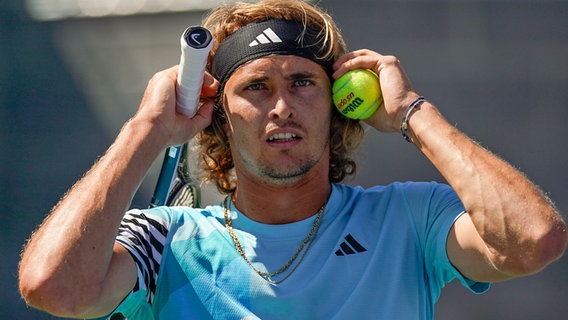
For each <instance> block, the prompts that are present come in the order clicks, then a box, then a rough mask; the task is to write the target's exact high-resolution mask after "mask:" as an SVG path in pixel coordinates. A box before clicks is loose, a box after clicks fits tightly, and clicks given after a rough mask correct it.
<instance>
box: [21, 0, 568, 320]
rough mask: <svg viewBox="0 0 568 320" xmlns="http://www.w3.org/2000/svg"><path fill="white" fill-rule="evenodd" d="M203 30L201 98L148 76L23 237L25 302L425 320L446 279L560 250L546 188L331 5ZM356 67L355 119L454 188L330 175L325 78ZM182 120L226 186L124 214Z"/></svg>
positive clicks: (475, 284) (539, 263)
mask: <svg viewBox="0 0 568 320" xmlns="http://www.w3.org/2000/svg"><path fill="white" fill-rule="evenodd" d="M204 25H205V26H206V27H208V28H209V29H210V30H212V32H213V35H214V37H215V39H216V41H217V42H216V44H215V46H214V48H213V50H212V54H211V57H210V58H211V63H210V65H209V67H208V71H209V72H210V73H211V74H212V75H213V76H214V77H212V76H211V75H210V74H206V75H205V78H204V86H203V89H202V96H204V97H208V98H213V97H215V99H214V100H215V103H214V102H213V101H211V99H208V100H207V99H206V100H204V103H203V105H202V106H201V108H200V110H199V112H198V113H197V115H196V116H195V117H193V118H191V119H190V118H186V117H184V116H182V115H179V114H176V113H175V111H174V110H175V82H176V76H177V68H176V67H174V68H171V69H168V70H165V71H162V72H160V73H158V74H156V75H155V76H154V77H153V78H152V80H151V81H150V83H149V85H148V88H147V89H146V92H145V94H144V98H143V99H142V102H141V105H140V108H139V110H138V112H137V113H136V115H135V116H134V117H133V118H132V119H131V120H130V121H129V122H127V123H126V124H125V126H124V127H123V129H122V131H121V132H120V134H119V135H118V137H117V139H116V141H115V142H114V144H113V145H112V146H111V147H110V148H109V150H108V151H107V152H106V154H105V155H104V156H103V157H102V158H101V159H100V160H99V161H98V163H97V164H95V165H94V166H93V168H92V169H91V170H90V171H89V172H88V173H87V174H86V175H85V176H84V177H83V178H82V179H81V180H80V181H79V182H78V183H77V184H76V185H75V186H74V187H73V188H72V189H71V190H70V191H69V192H68V193H67V195H66V196H65V197H64V198H63V199H62V201H61V202H60V203H59V204H58V205H57V206H56V207H55V208H54V210H53V211H52V212H51V214H50V215H49V216H48V218H47V219H46V221H45V222H44V223H43V224H42V226H41V227H40V228H39V229H38V230H37V231H36V232H35V233H34V235H33V236H32V238H31V239H30V241H29V243H28V244H27V246H26V248H25V250H24V252H23V254H22V261H21V265H20V290H21V292H22V294H23V296H24V298H25V299H26V301H27V302H28V303H29V304H30V305H32V306H34V307H37V308H40V309H43V310H46V311H47V312H50V313H53V314H56V315H59V316H65V317H80V318H94V317H108V316H110V315H111V314H113V313H117V314H118V313H120V314H123V315H124V316H126V317H127V318H129V319H158V318H160V319H208V318H213V319H258V318H261V319H331V318H333V319H432V318H433V306H434V303H435V302H436V300H437V299H438V297H439V294H440V289H441V288H442V287H443V286H444V284H445V283H447V282H449V281H451V280H453V279H458V280H459V281H460V282H461V283H462V284H463V285H464V286H466V287H467V288H468V289H470V290H472V291H474V292H484V291H485V290H487V289H488V287H489V284H488V283H490V282H495V281H503V280H507V279H511V278H516V277H521V276H524V275H529V274H533V273H535V272H538V271H539V270H541V269H542V268H544V267H545V266H546V265H548V264H549V263H551V262H552V261H554V260H555V259H557V258H558V257H560V256H561V255H562V253H563V251H564V249H565V246H566V241H567V236H566V227H565V224H564V222H563V221H562V219H561V217H560V216H559V214H558V213H557V212H556V210H555V209H554V207H553V206H552V205H551V204H550V201H549V200H548V199H547V198H546V197H544V196H543V195H542V193H541V192H540V191H539V190H538V189H537V188H536V187H535V186H534V185H533V184H532V183H531V182H529V181H528V180H527V179H526V178H525V177H524V176H523V175H522V174H521V173H519V172H518V171H516V170H515V169H514V168H513V167H511V166H510V165H508V164H507V163H505V162H504V161H502V160H501V159H499V158H497V157H495V156H494V155H493V154H491V153H490V152H488V151H487V150H485V149H483V148H482V147H480V146H479V145H477V144H476V143H474V142H473V141H471V140H470V139H468V138H467V137H466V136H464V135H463V134H461V133H460V132H458V131H457V130H456V129H455V128H454V127H452V126H451V125H449V124H448V122H447V121H446V120H444V118H443V117H442V116H441V115H440V114H439V112H438V111H437V109H436V108H435V106H434V105H432V104H431V103H430V102H429V101H427V100H424V99H423V98H422V97H420V96H419V95H418V94H417V93H416V92H415V91H414V90H413V89H412V88H411V86H410V83H409V81H408V79H407V78H406V76H405V75H404V72H403V70H402V67H401V66H400V63H399V61H398V60H397V59H396V58H395V57H392V56H384V55H381V54H379V53H376V52H373V51H370V50H357V51H354V52H350V53H345V45H344V43H343V40H342V38H341V35H340V33H339V32H338V29H337V28H336V26H335V25H334V23H333V21H332V20H331V18H330V17H329V16H328V15H326V14H325V13H323V12H322V11H321V10H319V9H317V8H315V7H313V6H311V5H308V4H306V3H302V2H299V1H261V2H260V3H258V4H237V5H234V6H229V7H222V8H219V9H218V10H215V11H213V12H212V13H211V15H210V16H209V17H208V19H207V20H206V21H205V24H204ZM268 33H270V36H267V34H268ZM272 33H273V34H274V35H276V37H277V38H276V37H273V36H272ZM262 35H264V37H265V38H267V39H270V38H271V39H270V40H269V41H260V40H259V37H261V36H262ZM276 39H278V40H276ZM255 41H256V42H255ZM356 68H363V69H371V70H373V71H374V72H376V73H377V74H378V75H379V78H380V82H381V89H382V93H383V97H384V104H383V105H382V106H381V108H380V109H379V110H378V111H377V113H376V114H374V115H373V116H372V117H371V118H370V119H368V120H366V122H367V124H369V125H370V126H371V127H373V128H375V129H376V130H379V131H382V132H401V133H402V134H403V136H404V138H405V139H406V140H408V141H410V142H411V143H413V144H414V145H415V146H416V147H417V148H419V149H420V151H421V152H422V153H423V154H424V155H425V156H426V157H427V158H428V159H429V160H430V161H431V162H432V164H433V165H434V166H435V167H436V168H437V169H438V170H439V171H440V172H441V173H442V175H443V176H444V177H445V178H446V180H447V181H448V183H449V185H450V186H451V188H450V187H449V186H447V185H441V184H436V183H414V182H409V183H393V184H392V185H388V186H377V187H373V188H370V189H367V190H364V189H362V188H355V187H349V186H346V185H342V184H340V183H339V182H341V181H342V180H343V178H344V177H345V176H346V175H348V174H351V173H353V172H354V171H355V166H354V162H353V161H352V160H351V159H350V158H349V152H350V151H351V150H352V149H353V147H354V146H355V145H356V144H357V142H358V141H359V140H360V135H361V127H360V124H359V123H358V122H357V121H352V120H347V119H345V118H342V117H341V116H340V115H339V113H338V112H337V111H336V110H335V109H334V108H333V106H332V104H331V93H330V86H331V81H332V80H333V79H336V78H338V77H339V76H341V75H342V74H344V73H345V72H346V71H347V70H350V69H356ZM214 104H215V105H216V106H214ZM214 109H215V110H214ZM197 134H199V137H200V143H201V146H202V154H201V155H202V162H203V165H204V167H205V168H206V169H207V174H208V177H207V178H208V179H211V180H213V181H214V182H215V183H216V185H217V186H218V188H219V190H220V191H221V192H223V193H225V194H227V197H226V198H225V200H224V201H222V203H220V204H218V205H214V206H209V207H206V208H204V209H192V208H186V207H172V208H168V207H160V208H156V209H151V210H131V211H129V212H128V213H127V214H126V215H124V212H125V211H126V210H127V208H128V207H129V204H130V200H131V197H132V195H133V194H134V192H135V191H136V188H137V186H138V185H139V183H140V181H141V180H142V179H143V177H144V175H145V174H146V172H147V170H148V168H149V166H150V164H151V163H152V161H153V160H154V159H155V158H156V156H158V155H159V154H160V153H161V152H162V151H163V150H164V148H165V147H166V146H170V145H176V144H180V143H183V142H184V141H187V140H188V139H189V138H191V137H193V136H195V135H197ZM401 141H404V140H403V139H401ZM115 240H116V241H115Z"/></svg>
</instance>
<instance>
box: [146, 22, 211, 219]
mask: <svg viewBox="0 0 568 320" xmlns="http://www.w3.org/2000/svg"><path fill="white" fill-rule="evenodd" d="M212 40H213V37H212V36H211V32H209V30H207V29H206V28H203V27H201V26H191V27H189V28H187V29H185V31H184V32H183V34H182V35H181V38H180V44H181V57H180V64H179V71H178V78H177V90H176V112H178V113H181V114H183V115H185V116H188V117H193V116H194V115H195V113H196V112H197V110H198V108H199V95H200V93H201V86H202V85H203V75H204V73H205V66H206V64H207V56H208V55H209V51H210V50H211V47H212V46H213V41H212ZM188 149H189V147H188V143H185V144H183V145H181V146H174V147H169V148H168V149H166V152H165V155H164V160H163V161H162V167H161V169H160V174H159V176H158V181H157V183H156V188H155V189H154V194H153V196H152V200H151V201H150V207H151V208H152V207H158V206H163V205H166V206H177V205H183V206H190V207H199V206H200V189H199V186H198V185H197V184H196V183H195V181H193V179H192V178H191V175H190V172H189V163H188V152H189V151H188Z"/></svg>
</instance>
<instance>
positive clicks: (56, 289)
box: [19, 67, 217, 318]
mask: <svg viewBox="0 0 568 320" xmlns="http://www.w3.org/2000/svg"><path fill="white" fill-rule="evenodd" d="M176 76H177V67H174V68H171V69H168V70H165V71H162V72H160V73H157V74H156V75H155V76H154V77H153V78H152V79H151V80H150V82H149V84H148V87H147V89H146V92H145V93H144V98H143V99H142V102H141V105H140V108H139V110H138V112H137V113H136V115H135V116H134V117H133V118H132V119H131V120H130V121H128V122H127V123H126V124H125V125H124V127H123V128H122V130H121V132H120V133H119V135H118V137H117V138H116V140H115V142H114V143H113V144H112V146H111V147H110V148H109V149H108V150H107V152H106V153H105V154H104V156H102V157H101V158H100V160H99V161H98V162H97V163H96V164H95V165H94V166H93V167H92V168H91V169H90V170H89V171H88V172H87V173H86V174H85V176H84V177H83V178H82V179H81V180H79V181H78V182H77V183H76V184H75V185H74V186H73V187H72V188H71V189H70V190H69V191H68V192H67V194H66V195H65V196H64V197H63V199H62V200H61V201H60V202H59V204H58V205H56V206H55V208H54V209H53V210H52V212H51V213H50V214H49V216H48V217H47V219H46V220H45V221H44V222H43V224H42V225H41V226H40V227H39V229H38V230H37V231H36V232H34V234H33V235H32V237H31V239H30V240H29V242H28V243H27V245H26V247H25V249H24V251H23V254H22V258H21V262H20V268H19V281H20V282H19V286H20V291H21V293H22V296H23V297H24V299H25V300H26V302H27V303H28V304H30V305H31V306H33V307H36V308H39V309H42V310H45V311H47V312H49V313H52V314H55V315H58V316H62V317H78V318H88V317H97V316H104V315H106V314H108V313H109V312H111V311H112V310H113V309H114V308H115V307H116V306H117V305H118V304H119V303H120V301H121V300H122V299H123V298H124V297H125V296H126V295H127V294H128V293H129V292H130V291H131V290H132V288H133V287H134V284H135V281H136V267H135V264H134V261H133V260H132V258H131V257H130V255H129V254H128V253H127V252H126V250H125V249H124V248H122V247H121V246H120V245H115V244H114V240H115V237H116V235H117V231H118V227H119V225H120V221H121V220H122V217H123V215H124V212H125V211H126V210H127V209H128V207H129V205H130V202H131V199H132V196H133V195H134V193H135V192H136V190H137V188H138V186H139V185H140V183H141V181H142V179H143V178H144V176H145V175H146V173H147V171H148V169H149V168H150V165H151V164H152V162H153V161H154V159H155V158H156V157H157V156H158V155H159V154H160V153H161V152H163V150H164V149H165V147H167V146H169V145H175V144H181V143H183V142H184V141H187V140H188V139H189V138H190V137H192V136H193V135H195V134H196V133H197V132H199V131H200V130H202V129H203V128H205V127H206V126H207V125H208V124H209V123H210V121H211V113H212V103H211V102H208V103H205V104H204V105H203V106H202V108H201V109H200V111H199V112H198V113H197V115H196V116H195V117H194V118H191V119H189V118H187V117H185V116H182V115H178V114H176V113H175V81H176ZM205 83H208V84H207V85H204V87H203V93H204V94H205V95H207V96H212V95H214V94H215V92H216V85H217V83H216V82H215V81H214V80H213V78H212V77H210V76H208V75H207V76H206V78H205Z"/></svg>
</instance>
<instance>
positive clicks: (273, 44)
mask: <svg viewBox="0 0 568 320" xmlns="http://www.w3.org/2000/svg"><path fill="white" fill-rule="evenodd" d="M327 51H328V43H327V42H326V41H325V34H323V33H322V32H317V31H315V30H313V29H311V28H309V27H304V25H303V24H302V23H300V22H298V21H294V20H283V19H273V20H266V21H263V22H259V23H251V24H248V25H246V26H243V27H241V28H240V29H238V30H237V31H235V32H234V33H233V34H231V35H230V36H228V37H227V38H226V39H225V40H224V41H223V42H222V43H221V44H220V45H219V47H218V48H217V51H216V53H215V57H214V58H213V61H212V63H211V73H212V75H213V76H214V77H215V78H216V79H217V80H219V82H220V86H219V90H222V89H223V87H224V86H225V82H227V79H229V77H230V76H231V74H232V73H233V72H234V71H235V70H236V69H237V68H238V67H240V66H241V65H242V64H244V63H246V62H248V61H251V60H254V59H258V58H261V57H264V56H268V55H272V54H279V55H294V56H300V57H302V58H306V59H310V60H313V61H314V62H316V63H318V64H320V65H321V66H322V67H323V69H324V70H325V71H326V73H327V74H328V75H331V74H332V68H331V65H332V64H333V58H332V57H329V58H327V59H323V58H322V57H323V56H324V54H326V53H327Z"/></svg>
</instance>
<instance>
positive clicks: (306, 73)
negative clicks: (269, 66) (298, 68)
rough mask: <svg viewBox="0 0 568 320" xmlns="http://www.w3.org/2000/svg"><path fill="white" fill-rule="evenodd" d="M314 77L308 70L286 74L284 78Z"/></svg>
mask: <svg viewBox="0 0 568 320" xmlns="http://www.w3.org/2000/svg"><path fill="white" fill-rule="evenodd" d="M314 77H315V73H313V72H309V71H302V72H295V73H292V74H290V75H287V76H286V77H285V78H286V79H287V80H299V79H306V78H308V79H311V78H314Z"/></svg>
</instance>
